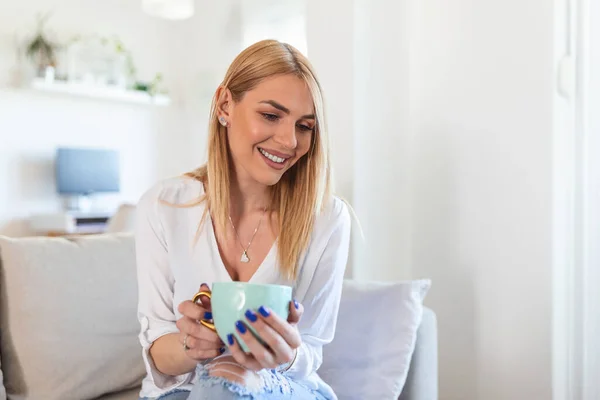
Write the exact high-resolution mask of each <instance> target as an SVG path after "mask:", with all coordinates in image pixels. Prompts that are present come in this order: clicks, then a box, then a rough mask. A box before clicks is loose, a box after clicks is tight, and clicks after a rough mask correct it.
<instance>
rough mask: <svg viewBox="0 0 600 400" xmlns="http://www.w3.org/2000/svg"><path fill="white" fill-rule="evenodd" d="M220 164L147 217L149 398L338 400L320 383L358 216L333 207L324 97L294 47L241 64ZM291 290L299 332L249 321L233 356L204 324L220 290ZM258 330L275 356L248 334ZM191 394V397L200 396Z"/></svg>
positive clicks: (218, 141)
mask: <svg viewBox="0 0 600 400" xmlns="http://www.w3.org/2000/svg"><path fill="white" fill-rule="evenodd" d="M209 130H210V131H209V145H208V162H207V164H206V165H205V166H203V167H200V168H199V169H197V170H195V171H193V172H192V173H189V174H186V175H185V176H183V177H178V178H174V179H168V180H165V181H162V182H160V183H158V184H157V185H155V186H154V187H152V188H151V189H150V190H149V191H148V192H147V193H145V194H144V196H142V199H141V200H140V203H139V213H138V220H137V221H138V223H137V233H136V246H137V249H136V252H137V262H138V280H139V312H138V317H139V321H140V324H141V333H140V341H141V344H142V347H143V356H144V361H145V364H146V368H147V372H148V374H147V376H146V378H145V379H144V381H143V385H142V390H141V393H140V395H141V397H142V398H160V399H168V400H175V399H185V398H188V395H189V399H192V400H197V399H229V398H232V399H251V398H252V399H286V398H293V399H335V398H336V396H335V394H334V393H333V391H332V390H331V388H330V387H329V386H328V385H327V384H325V382H324V381H323V380H322V379H321V378H320V377H319V375H318V373H317V370H318V368H319V366H320V365H321V361H322V347H323V345H325V344H327V343H329V342H330V341H331V340H332V339H333V335H334V331H335V324H336V319H337V313H338V306H339V300H340V295H341V288H342V280H343V276H344V270H345V265H346V261H347V257H348V248H349V241H350V227H351V220H350V214H349V211H348V208H347V206H346V205H345V203H344V202H343V201H342V200H340V199H338V198H336V197H334V196H332V195H331V194H330V161H329V148H328V140H327V132H326V129H325V118H324V112H323V99H322V94H321V88H320V86H319V83H318V81H317V79H316V77H315V73H314V71H313V69H312V67H311V65H310V64H309V62H308V60H307V59H306V58H305V57H304V56H303V55H302V54H301V53H300V52H298V51H297V50H296V49H295V48H293V47H292V46H290V45H288V44H284V43H280V42H277V41H273V40H267V41H262V42H259V43H256V44H254V45H252V46H250V47H249V48H247V49H246V50H244V51H243V52H242V53H241V54H239V55H238V57H237V58H236V59H235V60H234V61H233V63H232V64H231V66H230V68H229V70H228V71H227V74H226V75H225V78H224V80H223V82H222V83H221V85H220V86H219V88H218V89H217V91H216V93H215V96H214V99H213V104H212V108H211V115H210V126H209ZM232 280H233V281H244V282H247V281H249V282H254V283H271V284H284V285H288V286H291V287H292V288H293V293H294V298H295V300H294V301H292V302H291V304H290V315H289V318H288V320H287V321H285V320H282V319H280V318H279V317H278V316H277V315H274V314H273V313H270V312H269V310H268V309H264V308H261V309H259V310H248V312H247V313H246V320H245V321H239V322H238V323H237V324H236V329H237V331H238V332H239V334H240V335H241V337H242V338H243V340H244V341H245V343H246V344H247V345H248V346H249V348H250V352H249V353H245V352H242V351H241V350H240V347H239V344H238V343H237V342H236V341H235V340H231V339H233V337H231V338H230V340H228V343H223V342H222V341H221V340H220V339H219V337H218V336H217V335H216V333H215V332H213V331H211V330H210V329H208V328H206V327H204V326H203V325H201V324H199V323H198V321H199V320H200V319H203V318H207V319H210V317H211V314H210V313H211V310H210V302H209V301H208V300H207V299H203V302H202V304H196V303H193V302H192V301H191V300H190V299H191V298H192V297H193V296H194V294H195V293H196V292H197V291H198V289H199V284H200V283H201V282H206V283H205V284H202V285H200V289H202V290H209V289H210V285H211V284H212V282H217V281H232ZM250 325H252V326H254V327H255V328H256V329H257V330H258V332H259V334H260V335H261V337H262V338H263V339H264V340H265V341H266V342H267V343H268V344H269V346H268V347H267V346H263V345H262V344H260V343H259V342H257V341H256V340H255V339H254V337H253V336H252V335H251V334H250V333H249V331H248V329H247V327H248V326H250ZM190 392H191V393H190Z"/></svg>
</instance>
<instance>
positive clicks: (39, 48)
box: [26, 14, 58, 76]
mask: <svg viewBox="0 0 600 400" xmlns="http://www.w3.org/2000/svg"><path fill="white" fill-rule="evenodd" d="M48 18H49V15H48V14H47V15H45V16H41V17H38V23H37V31H36V33H35V35H34V36H33V38H32V39H31V41H30V42H29V43H28V44H27V46H26V54H27V56H28V57H29V58H30V59H31V60H32V61H33V62H34V63H35V66H36V69H37V74H38V76H44V75H45V74H46V73H47V72H48V68H49V67H50V68H52V69H54V68H55V67H56V52H57V50H58V45H57V44H55V43H53V42H52V41H50V39H49V38H48V37H47V35H46V33H45V32H44V27H45V24H46V22H47V20H48Z"/></svg>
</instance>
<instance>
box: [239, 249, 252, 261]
mask: <svg viewBox="0 0 600 400" xmlns="http://www.w3.org/2000/svg"><path fill="white" fill-rule="evenodd" d="M240 261H241V262H243V263H247V262H250V258H249V257H248V253H246V250H244V252H243V253H242V258H240Z"/></svg>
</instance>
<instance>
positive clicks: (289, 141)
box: [276, 124, 298, 149]
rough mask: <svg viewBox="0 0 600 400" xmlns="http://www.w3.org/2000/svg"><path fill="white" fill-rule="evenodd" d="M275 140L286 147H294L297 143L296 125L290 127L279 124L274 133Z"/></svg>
mask: <svg viewBox="0 0 600 400" xmlns="http://www.w3.org/2000/svg"><path fill="white" fill-rule="evenodd" d="M276 141H277V142H278V143H279V144H280V145H282V146H283V147H285V148H286V149H295V148H296V146H297V145H298V139H297V138H296V125H295V124H294V125H293V127H292V128H290V127H289V126H281V127H280V129H279V130H278V132H277V135H276Z"/></svg>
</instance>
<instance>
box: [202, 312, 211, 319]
mask: <svg viewBox="0 0 600 400" xmlns="http://www.w3.org/2000/svg"><path fill="white" fill-rule="evenodd" d="M204 319H212V313H211V312H209V311H207V312H205V313H204Z"/></svg>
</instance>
